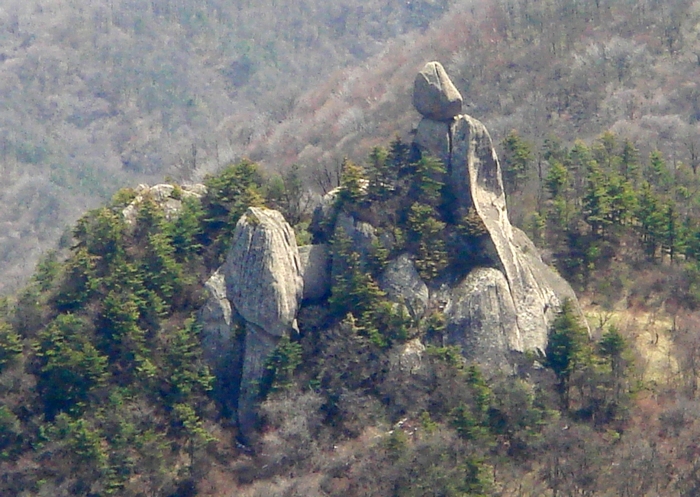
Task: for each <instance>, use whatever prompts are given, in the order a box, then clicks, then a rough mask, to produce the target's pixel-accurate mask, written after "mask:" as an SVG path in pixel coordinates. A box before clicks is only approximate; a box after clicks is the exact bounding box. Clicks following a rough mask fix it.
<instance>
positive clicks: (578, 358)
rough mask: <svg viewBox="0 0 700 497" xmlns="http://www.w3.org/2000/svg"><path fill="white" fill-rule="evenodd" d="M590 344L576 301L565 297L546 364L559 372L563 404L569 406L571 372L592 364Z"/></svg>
mask: <svg viewBox="0 0 700 497" xmlns="http://www.w3.org/2000/svg"><path fill="white" fill-rule="evenodd" d="M591 353H592V350H591V347H590V343H589V339H588V333H587V332H586V329H585V328H584V327H583V325H581V323H580V322H579V318H578V316H577V315H576V312H575V311H574V307H573V304H572V302H571V301H570V300H566V301H565V302H564V303H563V304H562V307H561V310H560V311H559V314H558V315H557V317H556V319H555V320H554V322H553V323H552V328H551V330H550V333H549V341H548V343H547V349H546V350H545V354H546V359H545V366H546V367H548V368H550V369H551V370H552V371H554V374H556V376H557V378H558V380H559V383H558V390H559V394H560V396H561V402H562V407H563V408H564V409H566V410H568V409H569V407H570V404H569V401H570V386H571V379H572V376H573V375H574V374H575V373H577V372H578V371H580V370H581V369H583V368H585V367H586V366H588V365H589V364H590V360H591Z"/></svg>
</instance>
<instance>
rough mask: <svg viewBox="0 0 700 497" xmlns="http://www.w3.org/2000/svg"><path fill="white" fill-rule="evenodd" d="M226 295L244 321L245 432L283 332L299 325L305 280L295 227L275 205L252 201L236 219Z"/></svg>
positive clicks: (241, 411)
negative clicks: (266, 206)
mask: <svg viewBox="0 0 700 497" xmlns="http://www.w3.org/2000/svg"><path fill="white" fill-rule="evenodd" d="M223 271H224V275H225V282H226V295H227V297H228V299H229V301H230V302H231V303H232V305H233V308H234V309H235V310H236V311H237V312H238V315H240V317H241V318H242V319H243V320H244V321H245V344H244V352H243V365H242V371H241V379H240V392H239V395H238V423H239V428H240V431H241V435H242V436H243V437H244V438H249V437H251V436H252V435H253V433H254V429H255V424H256V422H257V412H256V404H257V392H258V390H257V388H258V387H257V385H259V382H260V380H261V379H262V378H263V375H264V373H265V363H266V361H267V359H268V358H269V357H270V354H272V352H273V351H274V350H275V347H276V346H277V343H278V342H279V340H280V338H281V337H283V336H285V335H287V334H288V333H290V332H291V331H292V330H294V329H296V315H297V311H298V310H299V305H300V303H301V300H302V297H303V289H304V281H303V278H302V272H301V261H300V258H299V250H298V248H297V243H296V238H295V236H294V230H293V229H292V227H291V226H289V224H288V223H287V222H286V221H285V220H284V217H283V216H282V214H280V213H279V212H277V211H275V210H270V209H264V208H258V207H250V208H248V210H247V211H246V213H245V214H244V215H243V216H242V217H241V219H240V220H239V221H238V223H237V224H236V229H235V231H234V233H233V240H232V246H231V249H230V251H229V253H228V256H227V258H226V263H225V264H224V269H223Z"/></svg>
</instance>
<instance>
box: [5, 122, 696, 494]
mask: <svg viewBox="0 0 700 497" xmlns="http://www.w3.org/2000/svg"><path fill="white" fill-rule="evenodd" d="M504 147H505V148H506V150H508V151H509V153H508V154H507V156H506V162H507V164H509V165H507V166H506V167H507V168H508V170H510V171H514V170H517V168H516V167H515V165H517V164H518V160H520V164H526V163H527V158H528V156H530V155H531V154H530V153H529V152H528V149H529V146H528V144H527V142H525V141H524V140H522V139H521V138H519V137H518V136H517V135H514V134H511V135H510V136H509V139H508V140H507V143H506V145H504ZM546 153H547V163H548V164H549V172H548V174H547V176H546V178H545V180H544V183H543V185H542V190H543V191H544V193H543V197H542V202H541V209H540V210H539V211H538V212H537V213H536V216H535V218H536V219H537V218H541V222H540V223H539V224H536V225H533V230H535V233H538V234H539V236H540V239H539V242H540V243H541V244H547V245H548V246H549V247H551V250H552V251H553V252H554V253H555V255H556V260H557V262H558V263H559V265H560V268H561V269H562V271H563V272H564V274H567V275H569V276H572V277H574V279H575V281H577V282H578V286H579V288H588V289H589V295H590V296H591V297H592V298H600V299H601V304H602V305H603V306H606V305H607V306H608V308H609V309H613V306H614V304H616V303H618V300H619V297H620V296H621V295H626V296H627V302H626V304H627V305H628V306H629V307H630V308H633V309H634V308H636V309H656V311H655V312H657V311H658V312H659V314H662V311H660V310H659V309H660V308H662V307H663V305H664V304H665V305H666V312H669V313H673V317H674V321H673V328H672V329H670V330H663V331H662V333H663V340H664V341H670V344H671V348H670V349H669V357H668V365H669V366H670V367H672V370H669V371H667V372H666V374H659V372H658V371H655V370H654V369H653V367H651V366H650V364H649V363H648V362H647V361H646V358H647V357H649V354H648V352H649V348H653V347H654V346H655V345H653V346H650V345H649V344H646V343H645V342H642V341H640V340H638V335H637V333H638V331H639V329H636V328H630V327H624V328H621V327H618V321H616V319H614V318H613V317H612V315H611V316H608V317H607V318H606V319H605V320H603V319H601V320H600V321H599V323H598V326H597V327H596V326H594V327H593V337H590V336H589V335H588V333H587V331H586V328H585V326H584V325H583V323H581V322H580V321H579V320H578V317H577V315H576V314H575V313H574V312H572V311H573V310H572V307H571V306H570V305H569V304H566V303H565V304H564V305H563V307H562V309H561V310H560V312H559V315H558V317H557V318H556V319H555V320H554V322H553V323H552V327H551V330H550V335H549V345H548V346H547V349H546V351H545V352H546V356H542V355H537V354H536V353H532V354H522V355H520V356H519V359H518V364H517V368H516V371H515V373H516V374H512V375H511V374H506V373H507V372H506V371H504V372H503V373H500V374H499V373H497V372H494V371H493V370H491V371H490V372H489V373H488V374H485V373H484V372H483V371H482V369H481V368H480V367H479V366H478V365H476V364H473V363H468V362H465V361H464V359H463V358H462V355H461V353H460V350H459V348H457V347H450V346H445V345H444V343H443V342H444V333H445V321H444V315H443V314H442V311H441V309H439V308H436V309H431V310H430V311H429V315H428V316H427V318H426V319H425V320H421V321H416V320H415V319H411V317H410V316H409V315H407V314H405V313H402V312H398V313H397V312H396V308H395V307H392V306H391V305H390V304H389V303H388V301H387V300H386V294H385V293H384V292H382V291H381V290H380V288H379V286H378V284H377V274H378V273H379V272H380V271H381V268H382V267H383V266H384V265H385V264H386V262H387V260H388V259H389V258H390V257H393V251H395V252H396V253H408V254H410V256H411V257H412V258H413V259H414V260H415V262H416V267H417V268H418V269H419V271H420V274H421V275H422V277H423V278H425V280H426V281H435V283H436V284H438V285H439V284H440V281H441V278H444V277H445V276H446V275H452V276H450V277H454V275H455V274H456V275H460V274H464V273H465V272H468V271H469V269H470V266H473V265H476V266H484V265H485V266H488V264H489V261H488V260H486V259H480V258H479V257H477V256H478V255H479V254H478V253H470V252H469V248H470V247H473V246H474V243H475V242H476V241H478V240H479V238H480V237H482V236H483V225H480V223H478V222H476V221H475V220H474V219H471V218H469V217H468V218H467V219H466V220H465V222H464V223H462V224H455V222H454V220H452V218H451V217H450V212H451V211H450V210H449V208H448V206H449V204H446V203H445V200H447V199H448V198H449V190H447V189H446V188H445V183H444V182H443V179H444V174H445V169H444V167H443V165H442V164H441V163H440V162H439V161H436V160H434V159H431V158H429V157H422V158H421V157H417V158H416V157H413V158H411V155H410V154H409V148H408V147H407V146H406V145H405V144H404V143H402V142H401V141H399V140H396V141H394V142H393V143H391V144H390V145H389V146H388V147H387V148H386V149H382V148H377V149H375V150H373V152H372V154H371V155H370V156H369V157H368V158H367V160H366V161H363V162H362V163H360V164H355V163H353V162H350V161H346V162H345V163H344V167H343V175H342V180H341V184H342V188H341V190H340V193H339V195H338V196H337V197H336V200H335V201H334V202H335V207H336V208H337V209H340V210H341V211H342V212H346V213H352V215H354V216H360V217H361V218H365V219H371V218H372V217H376V218H378V219H383V220H384V224H381V223H380V225H379V226H380V227H381V228H382V229H383V230H386V231H391V232H393V233H394V234H395V236H398V237H397V245H395V247H394V248H393V249H392V251H389V252H387V251H385V250H381V248H380V247H376V249H375V250H374V251H372V252H371V253H370V254H368V255H365V256H361V255H360V254H359V253H358V252H356V249H354V248H353V245H352V243H351V242H350V240H349V239H348V238H347V236H343V233H344V232H343V231H339V232H335V234H333V235H332V236H331V238H330V239H329V240H328V241H329V243H330V246H331V250H332V252H333V254H335V257H337V258H338V261H341V262H342V264H340V266H339V269H338V271H337V272H334V273H333V277H332V288H331V293H330V296H329V297H328V298H326V299H323V300H322V301H319V302H315V303H314V302H312V303H310V304H308V305H307V306H306V307H305V308H304V310H303V311H302V312H301V313H300V315H299V334H297V335H293V336H290V337H285V338H283V339H282V340H281V341H280V342H279V344H278V346H277V349H276V351H275V353H274V354H272V355H271V356H270V358H269V359H268V361H267V362H266V365H267V366H266V371H267V372H268V374H267V375H266V376H265V378H264V379H263V381H261V382H260V384H259V387H258V388H259V390H258V393H257V395H258V399H259V402H261V414H262V418H261V420H260V425H259V427H258V429H259V434H260V436H259V437H258V438H257V439H256V440H254V441H253V442H251V443H250V445H242V444H241V443H240V442H238V441H237V436H238V435H239V432H238V430H237V428H236V426H235V423H234V420H235V409H236V406H235V403H234V404H233V405H232V403H231V397H230V396H231V395H232V393H233V390H235V386H232V384H230V383H228V381H229V378H227V377H225V376H219V375H217V374H215V371H214V370H212V369H211V368H209V367H208V366H207V365H206V363H205V361H204V358H203V354H204V350H203V347H202V343H201V342H202V337H201V328H200V326H199V325H198V324H197V321H196V320H195V318H196V314H197V311H198V309H200V308H201V307H202V305H203V304H204V301H205V298H204V297H205V292H204V289H203V282H204V281H205V280H206V279H208V278H209V276H210V274H211V272H212V271H213V270H214V269H215V268H216V267H218V266H219V264H220V263H221V261H222V260H223V257H224V254H225V252H226V251H227V248H228V246H229V245H230V240H231V236H232V234H233V229H234V225H235V224H236V222H237V221H238V219H239V218H240V217H241V215H242V214H243V213H244V212H245V210H246V209H247V207H248V206H262V205H267V206H269V207H274V208H276V209H279V210H280V211H281V212H282V213H284V215H285V216H286V218H287V219H289V220H290V221H291V222H292V223H293V224H294V227H295V230H296V232H297V236H298V238H299V239H300V240H304V239H307V240H308V239H309V233H307V231H306V227H307V226H308V221H309V213H308V211H307V212H305V213H304V211H303V209H302V211H301V212H302V213H301V214H299V212H300V210H299V209H300V204H299V200H300V196H299V195H298V190H297V188H298V186H299V183H298V178H297V177H296V176H295V175H294V174H289V175H287V176H285V177H283V178H277V177H269V176H268V175H266V174H263V173H262V172H261V170H260V169H259V168H258V167H257V166H256V165H255V164H253V163H251V162H248V161H243V162H240V163H237V164H232V165H230V166H228V167H227V168H225V169H224V170H223V171H222V172H221V173H220V174H219V175H216V176H210V177H208V178H207V179H206V181H205V184H206V193H205V192H204V190H203V189H201V188H198V189H188V188H181V187H179V186H177V185H173V186H169V187H167V188H161V189H160V191H166V192H167V195H163V194H159V195H160V196H155V194H148V193H144V192H143V191H142V192H141V193H138V192H136V191H134V190H130V189H124V190H121V191H119V192H118V193H117V195H115V197H114V198H113V199H112V201H111V203H110V204H109V205H107V206H105V207H101V208H98V209H95V210H93V211H90V212H88V213H87V214H86V215H84V216H83V217H82V218H81V219H80V220H79V221H78V223H77V224H76V225H75V226H74V228H73V230H72V235H71V238H72V240H71V249H70V255H69V257H68V258H67V260H65V261H64V262H62V261H59V260H57V259H56V258H55V257H54V256H48V257H46V258H45V259H44V260H43V261H42V263H41V264H40V265H39V267H38V269H37V272H36V273H35V275H34V276H33V277H32V280H31V282H30V284H29V285H28V286H27V287H26V288H25V289H24V290H23V291H22V292H21V293H20V294H18V295H17V296H16V297H13V298H10V299H5V300H3V302H2V307H1V309H0V312H1V313H0V402H1V404H0V475H1V477H0V491H1V492H2V493H3V494H8V495H19V496H25V495H26V496H29V495H51V496H63V495H65V496H68V495H71V496H72V495H86V496H88V495H90V496H92V495H127V496H128V495H134V496H136V495H144V494H146V495H164V496H188V495H217V496H218V495H244V496H247V495H249V496H259V497H263V496H270V497H272V496H290V497H291V496H327V495H331V496H336V495H337V496H340V495H343V496H348V495H351V496H358V497H359V496H387V495H394V496H413V495H415V496H424V495H432V494H434V493H435V492H438V493H439V494H440V495H446V496H455V497H456V496H464V495H470V496H487V495H489V496H513V495H552V496H554V495H581V494H583V495H601V496H617V495H635V496H643V495H650V496H651V495H659V494H661V495H669V496H676V495H677V496H682V495H693V493H694V492H695V491H696V489H697V488H698V485H700V481H699V480H698V478H697V468H696V463H697V461H696V457H695V456H696V453H695V450H696V444H697V442H696V440H697V437H698V433H699V432H698V425H697V412H698V409H699V407H698V403H697V399H696V397H697V381H698V375H699V374H700V372H699V371H698V369H697V367H696V365H697V361H698V353H699V351H700V348H698V346H697V344H698V337H697V336H696V331H697V329H696V323H697V316H696V314H695V312H696V308H697V305H698V304H697V293H696V292H697V290H696V288H697V287H696V286H695V284H694V283H693V282H694V281H695V280H694V279H693V275H694V274H697V269H696V268H697V264H698V252H697V250H696V248H695V245H696V242H695V240H696V239H697V234H696V231H697V228H696V227H695V225H694V224H692V222H689V221H688V219H687V218H685V217H679V218H676V216H675V214H673V213H674V212H679V213H680V212H684V211H683V210H682V206H683V205H688V204H690V203H693V204H694V203H695V202H696V200H697V192H695V191H694V190H693V191H690V192H689V191H688V189H687V188H688V187H689V185H692V184H696V182H695V179H694V177H693V176H692V172H690V171H688V172H687V175H686V176H684V177H679V176H674V175H672V174H671V172H670V169H669V168H668V166H667V165H666V164H665V163H664V162H663V161H662V160H660V159H659V158H658V154H652V156H651V157H650V158H649V159H648V160H647V159H646V158H644V157H641V156H639V154H638V152H637V149H636V147H635V146H634V144H632V143H630V142H618V141H617V139H616V137H615V136H614V135H612V134H605V135H603V136H602V137H600V139H598V140H596V141H595V142H593V143H590V144H586V143H584V142H577V143H576V144H575V145H574V146H573V147H571V148H567V147H563V146H561V145H559V144H557V143H556V142H548V145H547V152H546ZM516 159H517V160H516ZM510 178H511V179H509V180H507V182H506V185H508V188H509V189H516V190H517V182H516V183H514V182H513V176H512V175H511V176H510ZM633 184H634V185H638V188H636V189H633V188H632V187H631V185H633ZM579 188H580V190H579ZM194 192H198V193H194ZM673 192H688V196H687V197H682V198H678V197H676V196H675V194H674V193H673ZM172 202H176V203H178V204H172ZM164 205H179V210H178V211H176V212H175V211H172V210H166V209H164V207H163V206H164ZM174 212H175V213H174ZM392 219H393V220H395V224H386V222H389V220H392ZM675 219H677V222H676V221H674V220H675ZM681 226H683V227H681ZM674 227H675V228H674ZM401 233H403V236H399V235H400V234H401ZM674 233H675V234H674ZM465 263H467V265H466V266H465ZM640 275H641V276H640ZM630 282H632V283H631V284H630ZM591 324H593V325H595V324H596V323H594V322H592V323H591ZM658 341H659V337H658V336H657V337H656V343H657V344H658ZM421 343H425V344H426V346H425V347H423V345H421ZM405 361H408V362H407V363H406V362H405ZM406 364H409V365H410V373H409V372H408V371H409V370H408V369H406ZM229 366H230V367H235V366H234V365H233V364H230V363H229ZM640 475H641V476H640Z"/></svg>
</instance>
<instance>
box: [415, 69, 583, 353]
mask: <svg viewBox="0 0 700 497" xmlns="http://www.w3.org/2000/svg"><path fill="white" fill-rule="evenodd" d="M423 77H424V76H422V75H421V74H419V75H418V77H417V80H416V81H418V80H420V79H421V78H423ZM420 92H422V90H420V91H418V90H417V91H416V92H415V94H414V100H418V101H420V98H422V97H420V98H419V97H418V96H417V94H418V93H420ZM416 108H417V109H418V110H419V112H421V108H419V107H418V105H417V104H416ZM421 113H423V112H421ZM423 114H424V115H426V114H425V113H423ZM444 121H445V120H444V119H441V118H435V117H431V116H430V115H426V117H425V118H424V119H423V120H422V121H421V123H420V124H419V126H418V129H417V130H416V137H415V140H414V145H415V146H416V147H417V148H418V149H419V150H420V151H421V152H422V153H428V154H430V155H432V156H435V157H438V158H440V159H442V160H443V162H444V163H445V165H446V168H447V176H448V182H449V184H450V187H451V189H452V192H453V193H454V195H455V199H456V202H455V207H456V210H457V212H456V213H455V217H456V218H460V217H463V216H466V215H467V214H468V213H469V212H470V211H472V210H473V211H474V212H475V213H476V214H477V215H478V216H479V218H481V220H482V221H483V223H484V226H485V228H486V231H487V233H488V237H487V240H486V242H485V243H484V244H483V247H484V250H486V251H487V252H488V254H489V256H490V259H491V260H493V261H494V265H495V266H496V269H498V270H500V272H501V273H502V276H505V281H506V283H507V288H508V290H509V292H510V295H511V299H512V304H513V306H514V309H515V319H516V322H517V332H518V335H519V338H518V340H514V341H512V340H511V341H510V342H508V343H507V344H506V345H507V346H508V347H509V348H510V349H511V350H533V349H538V350H541V351H544V349H545V348H546V345H547V335H548V330H549V325H550V323H551V322H552V320H553V319H554V316H555V315H556V311H557V310H558V309H559V307H560V305H561V303H562V301H563V300H564V299H565V298H571V299H572V300H574V301H575V295H574V292H573V290H572V289H571V287H570V286H569V285H568V283H566V281H564V280H563V279H562V278H560V277H558V275H556V273H554V272H553V271H552V270H551V269H549V268H547V267H546V265H545V264H544V263H543V262H542V261H541V259H539V257H538V256H537V255H536V251H535V250H534V246H533V247H530V245H531V242H529V240H527V237H526V236H525V235H524V234H523V233H521V232H515V231H514V229H513V227H512V225H511V224H510V221H509V219H508V212H507V209H506V198H505V192H504V189H503V179H502V175H501V166H500V164H499V161H498V157H497V156H496V151H495V149H494V147H493V143H492V141H491V136H490V135H489V132H488V130H487V129H486V127H485V126H484V125H483V124H482V123H481V122H480V121H478V120H476V119H474V118H472V117H471V116H467V115H459V116H457V117H455V118H453V119H451V120H450V121H449V122H444ZM471 276H472V275H470V277H471ZM493 288H496V287H493ZM498 288H501V289H502V287H501V286H498ZM474 291H476V290H474ZM499 291H500V290H499ZM477 293H478V292H477ZM491 293H493V292H491ZM465 295H466V294H465ZM465 298H467V297H466V296H465ZM468 300H469V298H467V301H468ZM497 314H498V313H497ZM584 322H585V321H584ZM499 326H501V325H499ZM499 326H496V323H495V322H493V323H491V324H490V325H489V326H485V327H484V329H486V328H488V327H492V328H493V330H494V332H497V330H498V329H499ZM508 326H509V325H508ZM501 327H502V326H501ZM514 336H515V335H514Z"/></svg>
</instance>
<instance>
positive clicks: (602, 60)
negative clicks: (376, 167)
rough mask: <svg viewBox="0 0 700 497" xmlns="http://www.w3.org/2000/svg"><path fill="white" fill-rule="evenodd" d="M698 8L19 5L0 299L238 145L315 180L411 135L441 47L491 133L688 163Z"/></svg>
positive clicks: (346, 1)
mask: <svg viewBox="0 0 700 497" xmlns="http://www.w3.org/2000/svg"><path fill="white" fill-rule="evenodd" d="M699 14H700V10H699V6H698V4H697V2H691V1H685V0H679V1H667V2H658V1H653V0H649V1H641V2H638V1H634V2H632V1H624V0H618V1H606V0H599V1H595V2H571V1H538V2H530V1H527V0H507V1H497V0H493V1H454V0H418V1H411V2H405V1H398V0H378V1H374V2H366V1H365V2H361V1H359V0H343V1H334V2H314V1H311V0H308V1H298V0H295V1H291V0H261V1H257V2H246V1H242V0H240V1H234V2H225V1H223V0H203V1H198V2H187V1H179V2H173V1H165V0H154V1H145V0H121V1H120V0H113V1H106V0H105V1H99V0H98V1H92V2H76V1H61V0H56V1H39V0H36V1H22V2H20V1H12V0H7V1H5V2H3V5H2V7H0V61H2V62H0V94H1V95H2V98H1V100H0V102H2V106H0V167H1V168H2V169H1V170H2V178H3V181H2V184H1V185H0V261H3V264H2V273H1V275H0V276H1V277H0V281H1V283H0V292H7V291H9V290H11V289H13V288H15V287H16V286H17V285H18V284H19V283H20V282H21V281H22V280H23V278H24V277H25V276H26V275H27V274H28V273H29V272H30V271H31V270H32V269H33V267H34V264H35V262H36V260H37V258H38V256H39V254H40V253H41V251H43V250H45V249H46V248H48V247H50V246H52V245H53V244H55V243H56V242H57V240H58V239H59V237H60V236H61V234H62V233H63V231H64V229H65V226H67V225H68V224H69V223H70V222H72V221H73V220H74V219H75V218H77V216H78V215H79V214H80V213H82V212H83V211H84V210H85V209H86V208H87V207H90V206H95V205H98V204H99V203H100V202H102V201H103V200H104V199H105V198H109V197H110V196H111V195H112V193H113V192H114V191H116V189H117V188H119V187H120V186H124V185H134V184H136V183H139V182H144V181H149V182H153V181H158V180H162V179H163V178H164V177H165V176H167V175H170V176H172V177H174V178H176V179H180V180H186V179H198V178H200V177H201V176H202V175H203V174H205V173H206V172H208V171H213V170H215V169H217V168H218V167H220V166H222V165H224V164H225V163H227V162H229V161H230V160H233V159H236V158H240V157H243V156H249V157H251V158H253V159H255V160H258V161H260V162H261V163H262V164H263V166H264V167H265V168H267V169H268V170H270V171H274V170H281V169H283V168H284V167H288V166H289V165H291V164H293V163H299V164H301V165H303V166H304V167H305V168H306V172H307V175H308V177H309V178H310V179H309V184H310V185H311V186H317V185H316V184H315V183H316V182H315V181H314V180H313V179H312V178H318V175H316V174H313V173H314V172H315V171H318V170H324V169H331V170H332V169H334V168H335V167H336V166H337V165H338V163H339V161H340V159H341V158H342V157H343V156H350V157H353V158H359V157H363V156H365V155H366V153H367V152H368V150H369V148H370V147H371V146H373V145H375V144H378V143H385V142H386V141H387V140H388V139H390V138H391V137H392V136H393V135H395V134H396V133H399V134H401V135H407V134H408V133H409V132H410V130H411V127H412V126H413V125H415V123H416V122H417V120H418V115H417V114H416V113H415V112H414V111H413V109H412V105H411V102H410V90H411V87H412V81H413V76H414V74H415V71H416V69H417V68H419V67H420V66H422V64H423V63H424V62H425V61H427V60H430V59H435V58H437V59H439V60H441V61H443V63H444V64H445V65H446V67H447V70H448V72H449V73H450V74H451V75H452V77H453V79H454V81H455V83H456V85H457V86H458V87H459V89H460V90H461V91H462V92H463V94H464V96H465V100H466V102H467V109H466V111H467V112H468V113H470V114H472V115H474V116H475V117H477V118H479V119H481V120H483V121H484V122H485V123H486V124H487V126H488V127H489V129H490V130H491V132H492V134H493V136H494V138H495V140H496V141H500V140H501V139H502V138H503V137H504V135H505V133H506V132H507V131H508V130H510V129H512V128H515V129H518V130H519V131H520V133H521V134H522V135H523V136H525V137H526V138H528V139H529V140H531V141H532V142H533V143H535V144H536V145H537V144H539V143H541V142H542V141H543V140H544V139H545V138H546V137H547V136H548V135H550V134H553V133H554V134H557V135H559V136H560V137H562V138H564V139H565V140H571V139H573V138H574V137H584V138H585V137H594V136H597V135H599V134H600V133H601V132H603V131H604V130H606V129H612V130H613V131H615V132H616V133H617V134H619V135H621V136H622V137H629V138H633V139H635V140H637V141H638V144H639V145H640V147H642V153H645V152H647V151H648V149H650V148H652V147H658V148H660V149H661V150H662V151H663V152H664V153H665V154H666V155H667V158H668V159H669V161H670V162H671V163H673V164H676V163H677V162H678V161H684V162H686V163H691V165H693V166H694V165H696V164H694V162H696V161H698V160H700V159H699V158H698V155H699V152H698V150H700V131H699V130H698V125H697V121H698V119H699V118H700V90H699V89H698V83H697V82H698V80H699V78H698V73H699V72H700V40H699V38H698V26H697V23H698V20H699V19H700V16H699ZM647 147H648V148H647ZM516 221H517V220H516Z"/></svg>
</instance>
